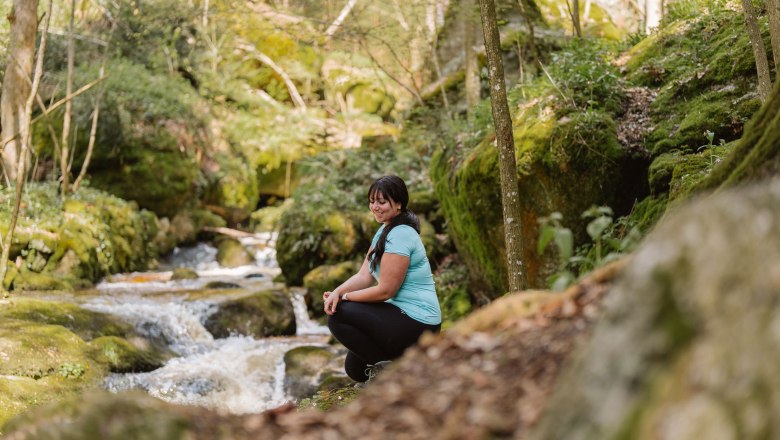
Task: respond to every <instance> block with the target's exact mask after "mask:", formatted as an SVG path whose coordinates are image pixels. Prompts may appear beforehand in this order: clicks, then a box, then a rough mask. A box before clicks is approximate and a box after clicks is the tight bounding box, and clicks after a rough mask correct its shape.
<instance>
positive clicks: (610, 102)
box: [549, 40, 625, 113]
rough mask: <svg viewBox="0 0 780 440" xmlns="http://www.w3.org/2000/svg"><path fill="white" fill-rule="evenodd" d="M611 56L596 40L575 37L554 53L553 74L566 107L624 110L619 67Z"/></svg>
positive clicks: (551, 72)
mask: <svg viewBox="0 0 780 440" xmlns="http://www.w3.org/2000/svg"><path fill="white" fill-rule="evenodd" d="M611 56H612V54H611V53H610V50H609V49H608V48H607V47H605V46H604V45H602V44H600V43H598V42H597V41H593V40H574V41H573V42H572V43H570V44H569V45H568V46H566V47H565V48H564V49H563V50H561V51H558V52H554V53H553V54H552V62H551V65H550V72H549V73H550V76H551V77H552V81H553V83H554V86H555V87H556V90H557V91H558V92H559V99H560V100H562V101H564V102H563V103H562V105H563V106H566V105H572V106H573V107H574V108H573V110H587V109H601V110H606V111H608V112H612V113H616V112H618V111H619V110H620V109H621V107H622V103H623V101H624V100H625V95H624V93H623V88H622V84H621V79H620V76H619V74H618V71H617V69H616V68H615V67H614V66H612V64H610V63H609V62H608V60H609V58H610V57H611Z"/></svg>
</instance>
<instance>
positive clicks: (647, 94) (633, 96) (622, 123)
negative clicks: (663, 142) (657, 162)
mask: <svg viewBox="0 0 780 440" xmlns="http://www.w3.org/2000/svg"><path fill="white" fill-rule="evenodd" d="M626 95H627V98H628V99H627V102H626V106H625V113H624V114H623V115H622V116H621V118H620V119H619V120H618V126H617V138H618V142H620V144H621V145H623V147H625V148H627V149H629V150H635V151H639V152H642V153H646V154H647V155H648V156H649V154H650V153H649V152H647V151H646V150H645V148H644V145H645V136H646V135H647V134H648V133H650V131H651V130H652V127H653V122H652V119H651V118H650V105H651V104H652V103H653V101H655V98H656V96H657V95H658V92H656V91H655V90H653V89H649V88H647V87H630V88H628V89H626Z"/></svg>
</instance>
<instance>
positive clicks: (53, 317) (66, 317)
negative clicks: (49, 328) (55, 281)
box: [0, 298, 134, 341]
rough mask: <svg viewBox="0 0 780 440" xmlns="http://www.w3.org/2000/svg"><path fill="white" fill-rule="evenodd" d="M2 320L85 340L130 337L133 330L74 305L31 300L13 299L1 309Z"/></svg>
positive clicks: (112, 319)
mask: <svg viewBox="0 0 780 440" xmlns="http://www.w3.org/2000/svg"><path fill="white" fill-rule="evenodd" d="M0 318H2V319H19V320H25V321H34V322H38V323H41V324H50V325H61V326H63V327H65V328H67V329H68V330H70V331H72V332H73V333H75V334H77V335H78V336H79V337H81V338H82V339H84V340H86V341H89V340H91V339H94V338H96V337H99V336H122V337H124V336H128V335H132V334H134V332H133V329H132V326H130V325H129V324H126V323H124V322H122V321H119V320H117V319H116V318H113V317H112V316H110V315H107V314H105V313H99V312H93V311H91V310H87V309H83V308H81V307H79V306H77V305H74V304H68V303H63V302H56V301H44V300H38V299H31V298H12V299H10V300H9V301H8V303H7V304H4V305H3V307H0Z"/></svg>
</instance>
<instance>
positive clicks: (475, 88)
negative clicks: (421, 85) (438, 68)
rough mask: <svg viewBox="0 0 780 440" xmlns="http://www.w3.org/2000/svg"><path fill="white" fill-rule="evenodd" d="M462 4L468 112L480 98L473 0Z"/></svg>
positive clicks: (465, 0) (467, 0)
mask: <svg viewBox="0 0 780 440" xmlns="http://www.w3.org/2000/svg"><path fill="white" fill-rule="evenodd" d="M462 6H463V9H464V10H463V11H461V17H463V49H464V51H465V52H466V53H465V55H466V78H465V83H466V84H465V89H466V111H467V112H469V113H470V112H471V111H472V109H474V108H475V107H476V106H477V104H479V100H480V98H481V96H480V95H481V93H480V81H479V62H478V60H477V53H476V51H475V50H474V46H475V45H476V43H477V38H476V37H477V35H476V30H477V29H476V27H477V20H476V18H477V17H476V15H475V12H476V11H475V8H474V6H475V4H474V0H464V1H463V4H462Z"/></svg>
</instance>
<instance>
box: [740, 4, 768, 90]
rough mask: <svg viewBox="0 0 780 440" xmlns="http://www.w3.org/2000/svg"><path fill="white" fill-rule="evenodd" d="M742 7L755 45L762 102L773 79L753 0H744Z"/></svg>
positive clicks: (746, 24)
mask: <svg viewBox="0 0 780 440" xmlns="http://www.w3.org/2000/svg"><path fill="white" fill-rule="evenodd" d="M742 8H743V9H744V10H745V26H747V31H748V35H750V44H751V45H752V46H753V55H754V56H755V58H756V71H757V73H758V94H759V95H761V102H766V99H767V97H768V96H769V93H770V92H771V90H772V81H771V80H770V79H769V62H768V61H767V57H766V48H764V40H763V39H762V38H761V30H759V28H758V21H757V20H756V11H755V10H754V9H753V0H742Z"/></svg>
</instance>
